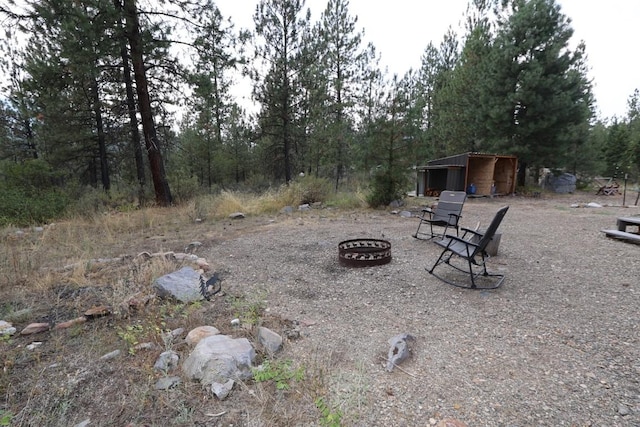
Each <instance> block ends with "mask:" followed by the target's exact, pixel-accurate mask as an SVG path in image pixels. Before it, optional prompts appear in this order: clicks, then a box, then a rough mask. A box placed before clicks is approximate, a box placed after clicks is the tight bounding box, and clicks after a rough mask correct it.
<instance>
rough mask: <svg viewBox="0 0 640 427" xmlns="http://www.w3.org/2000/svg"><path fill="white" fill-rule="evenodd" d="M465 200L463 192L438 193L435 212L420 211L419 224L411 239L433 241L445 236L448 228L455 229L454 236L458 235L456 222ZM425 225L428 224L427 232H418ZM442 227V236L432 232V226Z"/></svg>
mask: <svg viewBox="0 0 640 427" xmlns="http://www.w3.org/2000/svg"><path fill="white" fill-rule="evenodd" d="M466 199H467V193H465V192H464V191H447V190H445V191H443V192H442V193H440V198H439V200H438V205H437V206H436V208H435V210H433V209H431V208H425V209H422V214H421V215H420V223H419V224H418V229H417V230H416V232H415V234H414V235H413V237H415V238H416V239H420V238H423V237H428V238H429V239H433V238H434V237H436V236H444V235H445V234H447V229H448V228H449V227H455V229H456V235H458V234H459V228H458V222H459V221H460V217H461V216H462V206H463V205H464V201H465V200H466ZM425 224H429V231H428V232H425V231H420V227H422V226H423V225H425ZM434 225H436V226H440V227H444V231H443V232H442V234H437V233H435V232H434V231H433V226H434Z"/></svg>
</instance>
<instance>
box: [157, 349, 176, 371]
mask: <svg viewBox="0 0 640 427" xmlns="http://www.w3.org/2000/svg"><path fill="white" fill-rule="evenodd" d="M179 360H180V356H178V353H176V352H175V351H173V350H169V351H165V352H162V353H160V356H159V357H158V360H156V363H155V364H154V365H153V369H155V370H156V371H163V372H167V371H169V370H171V369H174V368H175V367H176V366H178V361H179Z"/></svg>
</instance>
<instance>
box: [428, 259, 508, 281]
mask: <svg viewBox="0 0 640 427" xmlns="http://www.w3.org/2000/svg"><path fill="white" fill-rule="evenodd" d="M453 255H454V254H453V252H451V251H448V250H444V251H443V252H442V253H441V254H440V256H439V257H438V260H437V261H436V262H435V263H434V264H433V266H432V267H431V268H428V267H427V268H425V269H426V270H427V272H428V273H429V274H431V275H432V276H434V277H436V278H438V279H439V280H442V281H443V282H445V283H447V284H449V285H452V286H456V287H459V288H465V289H474V290H488V289H496V288H498V287H500V286H501V285H502V282H503V281H504V279H505V275H504V274H492V273H489V272H488V271H487V266H486V263H485V258H484V257H483V258H482V265H481V266H480V264H478V263H474V262H473V259H472V258H466V257H464V258H465V260H466V261H467V265H466V266H467V269H465V268H464V267H463V265H464V264H463V265H461V266H457V265H455V264H452V263H450V261H451V258H452V257H453ZM441 264H447V265H448V266H449V267H450V268H452V269H455V270H458V271H459V272H461V273H464V274H465V276H466V275H467V274H468V275H469V277H468V280H469V282H465V283H461V282H455V281H453V280H450V279H448V278H447V277H446V276H445V275H440V274H438V273H436V272H435V269H436V267H438V266H439V265H441ZM474 265H476V266H478V268H482V270H480V271H478V272H477V273H476V272H474V271H473V266H474ZM480 275H482V276H484V277H494V278H496V280H495V281H493V282H492V283H490V284H489V285H487V286H484V285H478V284H477V283H476V280H475V279H476V277H478V276H480Z"/></svg>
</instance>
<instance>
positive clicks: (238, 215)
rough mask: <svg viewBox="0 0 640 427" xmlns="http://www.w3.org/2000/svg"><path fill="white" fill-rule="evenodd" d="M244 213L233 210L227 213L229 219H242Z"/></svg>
mask: <svg viewBox="0 0 640 427" xmlns="http://www.w3.org/2000/svg"><path fill="white" fill-rule="evenodd" d="M244 217H245V215H244V213H242V212H234V213H232V214H231V215H229V218H231V219H244Z"/></svg>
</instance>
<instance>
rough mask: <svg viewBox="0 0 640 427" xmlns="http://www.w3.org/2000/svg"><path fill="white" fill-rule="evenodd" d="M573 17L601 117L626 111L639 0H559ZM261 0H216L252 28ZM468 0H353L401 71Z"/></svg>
mask: <svg viewBox="0 0 640 427" xmlns="http://www.w3.org/2000/svg"><path fill="white" fill-rule="evenodd" d="M557 1H558V3H559V4H560V6H561V8H562V12H563V13H564V14H565V15H567V16H568V17H569V18H571V20H572V27H573V29H574V30H575V32H574V39H573V44H574V46H575V44H577V43H578V42H579V41H580V40H584V42H585V43H586V48H587V55H588V65H589V67H590V75H589V77H591V78H592V79H593V84H594V88H593V92H594V95H595V97H596V103H597V110H598V111H599V114H600V117H602V118H611V117H613V116H614V115H616V116H618V117H623V116H625V115H626V112H627V100H628V98H629V96H630V95H631V94H632V93H633V91H634V90H635V89H636V88H640V55H638V54H637V50H638V48H637V42H638V41H639V40H640V36H638V33H637V26H638V20H640V1H639V0H608V1H606V2H603V1H585V0H557ZM257 3H258V1H257V0H216V4H217V6H218V8H219V9H220V11H221V12H222V14H223V16H224V17H225V18H228V17H230V18H231V20H232V22H233V23H234V24H235V26H236V29H238V28H247V29H250V30H253V20H252V17H253V13H254V12H255V7H256V5H257ZM467 3H468V1H467V0H394V1H393V2H392V1H391V0H384V1H383V0H350V1H349V11H350V14H351V15H352V16H357V17H358V23H357V28H358V29H364V31H365V42H372V43H373V44H374V46H375V47H376V49H377V51H378V53H379V54H380V55H381V62H382V64H381V65H382V67H388V70H389V73H390V74H398V75H400V76H402V75H403V74H404V73H405V72H406V71H408V70H409V69H410V68H413V69H418V68H419V67H420V59H421V57H422V53H423V52H424V49H425V48H426V47H427V45H428V44H429V42H430V41H432V42H433V43H434V45H435V46H436V47H437V46H439V45H440V42H441V41H442V38H443V36H444V34H445V32H446V31H447V29H448V28H449V27H450V26H451V27H452V28H453V29H454V30H458V29H459V28H460V20H461V18H462V15H463V13H464V11H465V10H466V7H467ZM326 4H327V0H307V2H306V5H305V8H310V9H311V14H312V21H316V20H317V19H318V18H319V17H320V14H321V13H322V12H323V11H324V9H325V6H326Z"/></svg>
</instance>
